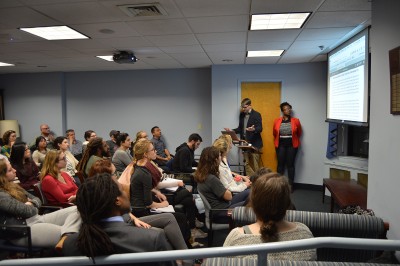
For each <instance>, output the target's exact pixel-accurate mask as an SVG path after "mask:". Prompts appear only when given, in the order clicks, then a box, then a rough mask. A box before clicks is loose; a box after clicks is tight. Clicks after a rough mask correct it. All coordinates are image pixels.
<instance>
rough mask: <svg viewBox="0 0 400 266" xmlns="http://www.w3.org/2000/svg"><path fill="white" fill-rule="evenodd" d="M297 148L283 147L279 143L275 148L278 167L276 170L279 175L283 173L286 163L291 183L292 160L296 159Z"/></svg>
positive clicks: (291, 182)
mask: <svg viewBox="0 0 400 266" xmlns="http://www.w3.org/2000/svg"><path fill="white" fill-rule="evenodd" d="M297 149H298V148H293V147H292V146H288V147H283V146H282V145H279V147H278V148H276V155H277V157H278V167H277V170H276V171H277V172H278V173H280V174H281V175H283V174H285V165H286V167H287V170H288V178H289V182H290V184H291V185H293V182H294V174H295V170H294V162H295V159H296V154H297Z"/></svg>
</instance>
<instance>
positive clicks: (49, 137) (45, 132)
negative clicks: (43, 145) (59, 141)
mask: <svg viewBox="0 0 400 266" xmlns="http://www.w3.org/2000/svg"><path fill="white" fill-rule="evenodd" d="M40 136H43V137H44V138H45V139H46V142H47V148H48V149H50V150H51V149H53V148H54V147H53V141H54V139H55V138H56V136H55V134H54V132H51V131H50V127H49V125H47V124H41V125H40ZM36 138H37V137H35V139H34V140H33V141H32V142H31V143H30V144H29V148H30V149H31V150H34V146H35V143H36Z"/></svg>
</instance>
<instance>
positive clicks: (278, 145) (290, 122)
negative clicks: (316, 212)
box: [273, 102, 301, 189]
mask: <svg viewBox="0 0 400 266" xmlns="http://www.w3.org/2000/svg"><path fill="white" fill-rule="evenodd" d="M280 108H281V111H282V114H283V115H282V117H279V118H277V119H275V121H274V127H273V134H274V138H275V150H276V155H277V157H278V167H277V172H278V173H280V174H282V175H283V174H284V172H285V165H286V166H287V170H288V177H289V182H290V185H291V186H292V189H293V183H294V174H295V169H294V162H295V159H296V154H297V150H298V148H299V145H300V139H299V138H300V136H301V124H300V120H299V119H297V118H295V117H291V116H290V114H291V111H292V106H291V105H290V104H289V103H288V102H283V103H281V105H280Z"/></svg>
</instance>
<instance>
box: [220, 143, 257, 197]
mask: <svg viewBox="0 0 400 266" xmlns="http://www.w3.org/2000/svg"><path fill="white" fill-rule="evenodd" d="M231 145H232V143H229V142H228V141H227V140H225V139H222V138H219V139H217V140H216V141H215V142H214V144H213V146H214V147H216V148H217V149H218V150H219V152H220V153H221V163H220V164H219V179H220V180H221V182H222V184H223V185H224V187H225V188H226V189H229V191H231V192H242V191H245V190H246V189H248V188H249V187H250V186H251V181H250V179H249V178H248V177H247V176H241V175H238V174H234V173H232V171H231V168H230V167H229V164H228V160H227V154H228V153H229V151H230V149H231ZM249 191H250V190H249Z"/></svg>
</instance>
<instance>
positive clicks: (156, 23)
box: [127, 19, 192, 36]
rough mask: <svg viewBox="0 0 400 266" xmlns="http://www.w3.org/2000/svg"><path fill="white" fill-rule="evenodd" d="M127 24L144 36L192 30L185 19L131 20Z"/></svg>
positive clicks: (181, 32)
mask: <svg viewBox="0 0 400 266" xmlns="http://www.w3.org/2000/svg"><path fill="white" fill-rule="evenodd" d="M127 24H128V25H129V26H130V27H132V28H133V29H134V30H136V31H137V32H138V33H140V34H142V35H144V36H149V35H168V34H186V33H191V32H192V31H191V30H190V28H189V26H188V24H187V23H186V21H185V20H184V19H168V20H147V21H130V22H127Z"/></svg>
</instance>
